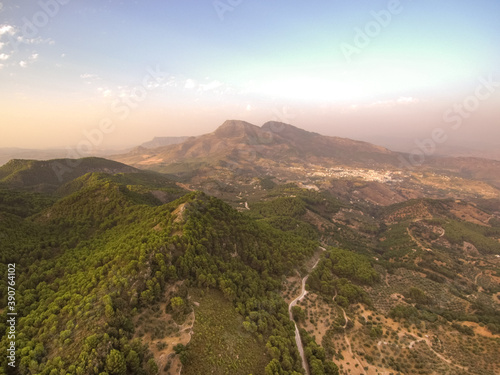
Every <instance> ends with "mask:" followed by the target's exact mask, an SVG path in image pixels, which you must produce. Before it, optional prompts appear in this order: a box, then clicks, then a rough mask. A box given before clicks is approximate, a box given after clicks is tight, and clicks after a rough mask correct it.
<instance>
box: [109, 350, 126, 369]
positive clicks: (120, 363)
mask: <svg viewBox="0 0 500 375" xmlns="http://www.w3.org/2000/svg"><path fill="white" fill-rule="evenodd" d="M106 370H107V371H108V373H109V374H111V375H125V374H126V373H127V365H126V363H125V358H123V354H122V353H121V352H120V351H119V350H116V349H113V350H111V352H110V353H109V354H108V356H107V357H106Z"/></svg>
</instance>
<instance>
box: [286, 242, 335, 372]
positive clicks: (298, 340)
mask: <svg viewBox="0 0 500 375" xmlns="http://www.w3.org/2000/svg"><path fill="white" fill-rule="evenodd" d="M320 249H321V250H323V251H325V250H326V249H325V248H324V247H320ZM319 261H320V258H318V260H317V261H316V263H314V265H313V266H312V269H311V271H310V272H309V273H308V274H307V275H306V276H305V277H304V278H303V279H302V290H301V292H300V295H299V296H298V297H297V298H295V299H294V300H293V301H292V302H290V305H288V315H289V317H290V320H291V321H293V322H294V324H295V342H296V343H297V348H298V349H299V354H300V358H302V367H303V368H304V370H305V372H306V374H307V375H309V366H308V365H307V359H306V356H305V354H304V345H302V339H301V338H300V333H299V328H298V327H297V323H295V321H294V320H293V314H292V307H294V306H295V305H296V304H297V302H299V301H300V300H302V298H304V297H305V296H306V295H307V290H306V282H307V279H308V278H309V274H310V273H311V272H312V270H314V269H315V268H316V266H317V265H318V263H319Z"/></svg>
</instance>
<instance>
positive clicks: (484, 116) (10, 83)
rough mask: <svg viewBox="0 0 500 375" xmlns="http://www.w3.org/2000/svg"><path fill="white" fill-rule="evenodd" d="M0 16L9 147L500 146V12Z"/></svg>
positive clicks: (479, 6)
mask: <svg viewBox="0 0 500 375" xmlns="http://www.w3.org/2000/svg"><path fill="white" fill-rule="evenodd" d="M0 6H1V9H0V147H14V146H16V147H32V148H45V147H61V148H64V147H74V146H75V145H78V144H81V142H82V141H85V140H86V139H87V138H89V137H90V138H91V140H92V142H93V143H94V144H93V146H92V147H94V148H108V147H121V146H129V145H136V144H139V143H142V142H144V141H146V140H149V139H150V138H152V137H153V136H169V135H197V134H203V133H207V132H210V131H212V130H214V129H215V127H217V126H218V125H220V124H221V123H222V122H223V121H224V120H226V119H242V120H246V121H249V122H252V123H255V124H257V125H261V124H262V123H264V122H265V121H268V120H281V121H284V122H288V123H292V124H295V125H297V126H300V127H302V128H305V129H308V130H313V131H318V132H321V133H323V134H328V135H339V136H347V137H351V138H357V139H366V140H380V143H383V142H386V143H387V142H388V141H387V140H389V139H392V140H393V143H394V142H395V143H394V144H395V145H396V146H397V143H398V142H401V145H403V144H404V143H405V142H406V143H409V144H411V143H412V142H413V141H414V139H415V138H416V139H420V138H426V137H430V136H431V135H432V131H433V129H435V128H437V127H439V128H442V129H444V131H445V132H446V134H447V136H448V138H449V139H450V140H453V142H455V141H456V142H458V143H460V142H461V143H462V144H467V143H468V142H469V143H471V144H472V143H474V144H481V143H482V142H486V143H488V144H490V145H491V144H493V145H494V144H497V145H498V144H499V139H500V126H499V120H500V105H499V104H500V83H497V82H500V2H499V1H498V0H490V1H470V0H467V1H465V0H439V1H436V0H433V1H431V0H418V1H417V0H401V1H398V0H391V1H376V0H370V1H368V0H365V1H363V0H357V1H352V0H328V1H326V0H325V1H315V2H307V1H305V0H300V1H299V0H273V1H269V0H221V1H202V0H197V1H194V0H191V1H190V0H177V1H173V0H161V1H158V0H142V1H115V0H108V1H104V0H85V1H84V0H40V1H33V0H0ZM462 107H463V108H462ZM89 134H90V135H89ZM92 137H94V138H92ZM384 139H385V141H384Z"/></svg>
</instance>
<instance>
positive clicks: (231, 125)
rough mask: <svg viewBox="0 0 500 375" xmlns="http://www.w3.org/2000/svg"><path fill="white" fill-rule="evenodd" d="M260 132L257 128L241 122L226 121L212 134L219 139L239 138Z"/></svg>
mask: <svg viewBox="0 0 500 375" xmlns="http://www.w3.org/2000/svg"><path fill="white" fill-rule="evenodd" d="M258 130H260V128H259V127H258V126H255V125H252V124H250V123H249V122H246V121H241V120H227V121H225V122H224V123H223V124H222V125H221V126H219V127H218V128H217V130H215V132H214V134H215V135H216V136H217V137H220V138H239V137H242V136H245V135H248V134H254V133H255V132H256V131H258Z"/></svg>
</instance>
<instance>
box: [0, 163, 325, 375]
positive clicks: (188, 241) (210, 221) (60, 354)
mask: <svg viewBox="0 0 500 375" xmlns="http://www.w3.org/2000/svg"><path fill="white" fill-rule="evenodd" d="M141 177H142V176H141ZM143 178H144V177H143ZM138 179H139V176H137V175H127V174H123V175H114V176H111V175H107V174H102V173H91V174H86V175H84V176H82V177H79V178H77V179H76V180H73V181H70V182H69V183H67V184H66V185H64V186H62V187H61V188H60V189H59V191H58V192H59V195H43V194H39V193H33V192H29V191H21V190H17V191H13V190H10V189H5V188H4V189H2V190H1V191H0V205H1V207H2V211H1V214H0V215H1V216H0V226H1V232H2V254H1V257H2V259H1V260H2V270H1V271H2V273H3V274H6V273H7V264H8V263H15V264H16V291H17V300H16V309H17V311H18V312H19V315H18V317H17V319H18V325H17V332H16V336H17V337H16V340H17V356H18V364H19V365H18V367H16V369H15V370H14V371H13V370H10V369H9V367H8V366H7V359H6V358H5V357H4V356H2V368H3V369H4V371H10V373H17V374H51V375H53V374H66V373H71V374H106V373H107V374H126V373H129V374H156V373H157V371H158V369H157V367H156V364H155V362H154V360H152V358H153V356H152V354H151V352H150V351H149V349H148V346H147V343H145V342H143V341H141V340H140V339H139V338H137V337H134V323H133V322H134V317H135V316H136V315H137V314H139V313H140V311H141V309H144V308H146V307H149V306H151V305H154V304H158V303H159V302H160V301H161V300H162V298H164V297H163V296H164V292H165V290H166V288H168V287H169V286H171V285H174V284H175V283H177V282H179V281H182V282H183V284H184V285H185V286H187V287H189V288H195V287H196V288H205V289H206V288H209V289H210V288H215V289H218V290H220V291H221V292H222V293H223V295H224V297H225V299H227V300H228V301H230V302H231V303H232V304H233V306H234V309H235V310H236V311H237V312H238V313H239V314H240V315H241V316H242V317H243V318H244V319H245V327H246V328H247V329H248V330H249V331H251V332H252V334H253V335H255V337H256V338H257V339H258V340H259V341H260V342H262V345H266V346H267V347H268V349H269V352H270V353H272V356H271V357H270V359H269V364H268V365H267V367H266V368H267V370H266V371H267V372H266V373H269V374H273V373H277V372H279V373H282V374H300V373H302V369H301V362H300V357H299V356H298V352H297V348H296V346H295V341H294V327H293V324H292V323H291V322H290V321H289V319H288V316H287V306H286V303H285V302H284V300H283V299H282V298H281V296H280V294H279V290H280V288H281V279H282V277H283V276H284V275H286V274H287V273H289V272H290V270H291V269H293V268H295V267H296V266H297V265H299V264H300V263H301V262H304V261H305V259H307V258H308V257H310V256H311V255H312V254H313V253H314V251H315V249H316V248H317V246H318V243H317V242H316V241H315V240H313V239H310V238H305V237H303V236H299V235H296V234H293V233H286V232H283V231H281V230H279V229H276V228H275V227H273V226H271V225H270V224H269V223H265V222H257V221H255V220H253V219H251V218H248V217H245V216H243V215H242V214H240V213H238V212H236V211H235V210H234V209H232V208H231V207H229V206H228V205H227V204H225V203H223V202H222V201H220V200H218V199H216V198H212V197H209V196H206V195H205V194H203V193H197V192H193V193H187V192H183V191H181V190H180V189H177V190H176V191H175V189H173V188H172V187H171V186H170V187H168V188H166V189H165V188H161V187H157V188H156V189H157V190H156V191H163V192H164V193H165V194H168V196H169V197H172V198H174V197H175V196H176V195H177V196H178V198H177V199H175V200H172V201H170V202H168V203H165V204H162V203H161V202H160V201H158V199H157V198H155V197H154V195H153V194H151V192H150V191H148V190H150V188H151V186H153V185H154V183H155V181H144V180H143V181H140V184H139V183H137V180H138ZM134 182H135V184H133V183H134ZM146 182H147V183H146ZM148 184H149V186H148ZM157 195H158V194H157ZM2 282H3V283H2V288H1V300H2V306H1V309H2V312H3V319H2V323H1V324H2V326H1V327H0V329H1V331H2V332H5V330H6V328H7V327H6V326H5V322H6V315H5V314H6V310H5V307H6V306H5V302H6V284H5V279H4V280H2ZM177 298H178V299H177V300H173V301H172V304H174V302H175V301H177V304H179V305H182V304H184V303H188V301H187V300H183V299H182V297H177ZM8 345H9V340H8V339H7V337H6V336H4V337H3V339H2V341H1V350H2V352H3V353H5V352H6V351H7V347H8Z"/></svg>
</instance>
